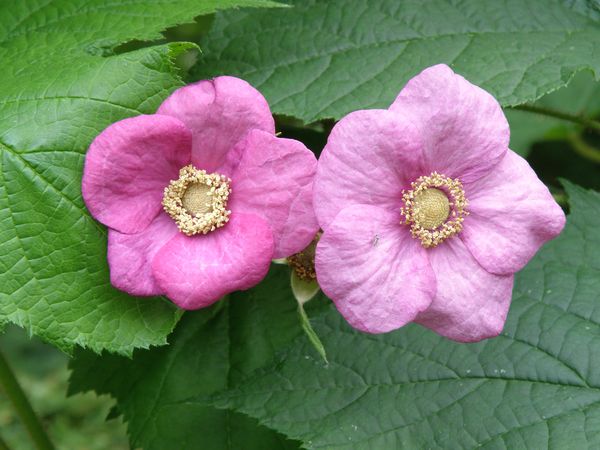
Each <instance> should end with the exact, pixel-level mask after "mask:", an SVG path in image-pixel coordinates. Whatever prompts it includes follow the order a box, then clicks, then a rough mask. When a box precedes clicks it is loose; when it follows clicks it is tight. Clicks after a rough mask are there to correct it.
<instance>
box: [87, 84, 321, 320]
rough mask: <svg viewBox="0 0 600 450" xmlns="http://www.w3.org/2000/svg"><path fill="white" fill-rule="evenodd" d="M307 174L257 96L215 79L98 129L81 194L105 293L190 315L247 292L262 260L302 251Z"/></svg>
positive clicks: (313, 228)
mask: <svg viewBox="0 0 600 450" xmlns="http://www.w3.org/2000/svg"><path fill="white" fill-rule="evenodd" d="M315 171H316V159H315V157H314V155H313V154H312V153H311V152H310V151H309V150H308V149H307V148H306V147H305V146H304V145H303V144H301V143H300V142H297V141H294V140H290V139H280V138H278V137H276V136H275V125H274V121H273V117H272V116H271V112H270V110H269V106H268V105H267V102H266V100H265V99H264V98H263V96H262V95H261V94H260V93H259V92H258V91H256V90H255V89H254V88H252V87H251V86H250V85H249V84H248V83H246V82H245V81H243V80H240V79H237V78H233V77H219V78H216V79H214V80H211V81H201V82H198V83H195V84H192V85H189V86H186V87H183V88H181V89H178V90H177V91H175V92H174V93H173V94H172V95H171V96H170V97H169V98H167V99H166V100H165V102H164V103H163V104H162V105H161V106H160V108H159V109H158V112H157V113H156V114H153V115H142V116H138V117H133V118H130V119H125V120H122V121H120V122H117V123H114V124H113V125H111V126H109V127H108V128H107V129H106V130H104V131H103V132H102V133H101V134H100V135H99V136H98V137H97V138H96V139H95V140H94V142H92V144H91V146H90V149H89V151H88V153H87V156H86V161H85V168H84V172H83V183H82V191H83V198H84V200H85V203H86V205H87V207H88V209H89V211H90V212H91V213H92V215H93V216H94V217H95V218H96V219H97V220H99V221H100V222H102V223H103V224H105V225H106V226H108V227H109V231H108V263H109V266H110V278H111V283H112V284H113V285H114V286H116V287H117V288H119V289H121V290H124V291H126V292H128V293H130V294H133V295H141V296H145V295H161V294H164V295H166V296H167V297H168V298H170V299H171V300H172V301H173V302H174V303H176V304H177V305H179V306H181V307H182V308H186V309H196V308H202V307H205V306H208V305H210V304H212V303H214V302H215V301H217V300H218V299H219V298H220V297H222V296H223V295H225V294H227V293H229V292H232V291H235V290H240V289H247V288H249V287H251V286H254V285H255V284H257V283H258V282H259V281H260V280H262V279H263V278H264V276H265V275H266V273H267V271H268V268H269V265H270V262H271V259H273V258H282V257H286V256H289V255H291V254H293V253H296V252H299V251H301V250H302V249H303V248H304V247H306V246H307V245H308V244H309V243H310V241H311V240H312V238H313V237H314V235H315V233H316V232H317V230H318V225H317V223H316V219H315V218H314V213H313V211H312V203H311V196H312V183H313V177H314V174H315Z"/></svg>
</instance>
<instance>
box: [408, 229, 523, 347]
mask: <svg viewBox="0 0 600 450" xmlns="http://www.w3.org/2000/svg"><path fill="white" fill-rule="evenodd" d="M428 255H429V261H430V262H431V266H432V267H433V271H434V273H435V277H436V279H437V294H436V295H435V298H434V300H433V302H432V303H431V306H430V307H429V308H428V309H427V310H426V311H425V312H423V313H421V314H419V317H418V318H417V320H416V321H415V322H417V323H420V324H421V325H423V326H426V327H427V328H430V329H432V330H433V331H435V332H436V333H438V334H441V335H442V336H445V337H447V338H450V339H453V340H455V341H459V342H476V341H480V340H482V339H486V338H490V337H494V336H497V335H499V334H500V333H501V332H502V328H503V327H504V322H505V321H506V315H507V313H508V307H509V306H510V300H511V294H512V286H513V276H512V275H494V274H491V273H489V272H487V271H485V270H484V269H483V267H481V266H480V265H479V264H478V263H477V261H475V259H474V258H473V256H471V253H470V252H469V251H468V250H467V248H466V247H465V245H464V244H463V243H462V241H461V240H460V239H457V238H450V239H448V240H447V241H445V242H443V243H442V244H440V245H439V246H438V247H435V248H432V249H429V250H428Z"/></svg>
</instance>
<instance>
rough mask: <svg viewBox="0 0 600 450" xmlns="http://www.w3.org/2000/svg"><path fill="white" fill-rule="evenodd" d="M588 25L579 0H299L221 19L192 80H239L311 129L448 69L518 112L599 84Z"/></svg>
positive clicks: (599, 46) (598, 32) (589, 16)
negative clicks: (581, 84)
mask: <svg viewBox="0 0 600 450" xmlns="http://www.w3.org/2000/svg"><path fill="white" fill-rule="evenodd" d="M569 4H571V6H572V8H573V9H572V8H570V7H569ZM593 17H594V15H593V9H592V8H591V7H589V8H588V7H587V6H586V5H585V4H584V3H583V2H575V4H573V2H564V4H563V3H561V2H548V1H546V0H532V1H527V2H524V1H521V0H501V1H498V0H486V1H465V2H456V1H450V0H427V1H420V0H413V1H402V2H399V1H397V0H381V1H377V2H365V1H362V0H327V1H320V0H309V1H296V2H295V6H294V8H290V9H279V10H257V11H251V12H233V13H223V14H220V15H218V17H217V18H216V20H215V23H214V27H213V28H212V30H211V31H210V33H209V34H208V35H207V37H206V38H205V39H204V40H203V42H202V48H203V56H202V57H201V58H200V60H199V62H198V65H197V68H196V71H195V75H194V78H196V79H202V78H208V77H211V76H214V75H217V74H222V73H228V74H232V75H238V76H241V77H242V78H244V79H246V80H248V81H250V82H251V83H252V84H253V85H254V86H256V87H257V88H258V89H260V90H261V92H263V94H265V96H266V97H267V100H268V101H269V103H270V105H271V107H272V109H273V111H275V112H277V113H281V114H287V115H291V116H295V117H298V118H300V119H303V120H305V121H307V122H310V121H314V120H317V119H321V118H335V119H338V118H340V117H341V116H343V115H345V114H347V113H349V112H350V111H353V110H356V109H361V108H387V107H388V106H389V105H390V103H391V102H392V101H393V100H394V98H395V96H396V95H397V94H398V92H399V91H400V89H401V88H402V87H403V86H404V84H405V83H406V81H407V80H408V79H409V78H411V77H412V76H414V75H416V74H417V73H418V72H419V71H421V70H422V69H424V68H425V67H428V66H431V65H434V64H438V63H447V64H449V65H451V66H452V67H453V69H454V70H456V71H457V72H458V73H460V74H461V75H463V76H465V77H466V78H467V79H469V80H470V81H471V82H473V83H475V84H477V85H480V86H482V87H483V88H485V89H487V90H488V91H490V92H491V93H492V94H494V95H495V96H496V97H497V98H498V99H499V100H500V102H501V103H502V104H503V105H505V106H507V105H516V104H520V103H524V102H527V101H533V100H535V99H537V98H538V97H540V96H541V95H543V94H545V93H547V92H550V91H552V90H555V89H557V88H559V87H561V86H564V85H565V84H566V83H567V82H568V81H569V80H570V79H571V78H572V77H573V75H574V73H575V72H577V71H578V70H580V69H583V68H591V69H592V70H594V71H595V72H596V74H597V76H600V58H598V57H594V55H597V54H598V53H599V52H600V29H599V27H598V24H597V23H594V22H593Z"/></svg>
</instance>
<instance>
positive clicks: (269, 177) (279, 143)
mask: <svg viewBox="0 0 600 450" xmlns="http://www.w3.org/2000/svg"><path fill="white" fill-rule="evenodd" d="M236 149H237V150H236V151H235V152H231V154H232V155H234V154H236V155H241V156H240V158H241V159H236V160H235V161H232V163H236V167H235V169H234V170H233V173H232V175H231V177H232V179H233V182H232V186H231V187H232V193H231V196H230V201H229V204H228V208H229V209H231V211H233V212H234V213H238V212H247V213H250V214H255V215H258V216H260V217H262V218H264V219H266V220H267V221H268V222H269V224H270V226H271V230H272V231H273V239H274V241H275V252H274V255H273V257H274V258H283V257H286V256H290V255H292V254H294V253H298V252H299V251H301V250H303V249H304V248H305V247H306V246H307V245H308V244H309V243H310V242H311V241H312V239H313V238H314V237H315V234H316V233H317V231H318V229H319V225H318V224H317V219H316V217H315V213H314V211H313V208H312V186H313V179H314V175H315V172H316V170H317V160H316V158H315V156H314V154H313V153H312V152H311V151H310V150H308V149H307V148H306V147H305V146H304V145H303V144H302V143H300V142H298V141H295V140H293V139H280V138H277V137H275V136H273V135H272V134H269V133H266V132H264V131H260V130H253V131H251V132H249V133H248V134H247V135H246V137H245V138H244V140H243V141H241V142H240V143H239V144H238V146H237V147H236Z"/></svg>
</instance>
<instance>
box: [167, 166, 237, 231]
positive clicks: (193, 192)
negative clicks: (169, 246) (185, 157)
mask: <svg viewBox="0 0 600 450" xmlns="http://www.w3.org/2000/svg"><path fill="white" fill-rule="evenodd" d="M230 184H231V180H230V179H229V178H227V177H225V176H223V175H219V174H218V173H206V171H205V170H198V169H196V168H195V167H194V166H192V165H189V166H185V167H183V168H182V169H181V170H180V171H179V178H178V179H177V180H173V181H171V182H170V183H169V185H168V186H167V187H166V188H165V193H164V196H163V201H162V204H163V208H164V210H165V212H166V213H167V214H168V215H169V216H171V218H172V219H173V220H174V221H175V223H176V224H177V227H178V228H179V230H180V231H181V232H182V233H184V234H186V235H188V236H193V235H195V234H206V233H208V232H210V231H214V230H216V229H217V228H220V227H222V226H224V225H225V224H226V223H227V222H228V221H229V215H230V214H231V211H229V210H227V209H226V208H227V200H228V199H229V194H230V193H231V187H230Z"/></svg>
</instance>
